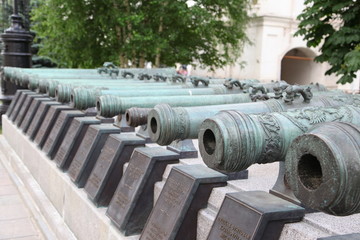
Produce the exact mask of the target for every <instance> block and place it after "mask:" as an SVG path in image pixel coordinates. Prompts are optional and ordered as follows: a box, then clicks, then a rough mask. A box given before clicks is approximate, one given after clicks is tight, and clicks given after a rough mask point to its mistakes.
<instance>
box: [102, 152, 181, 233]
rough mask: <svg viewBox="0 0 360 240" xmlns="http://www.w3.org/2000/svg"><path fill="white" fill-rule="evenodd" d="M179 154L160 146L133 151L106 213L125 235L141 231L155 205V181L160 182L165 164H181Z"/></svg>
mask: <svg viewBox="0 0 360 240" xmlns="http://www.w3.org/2000/svg"><path fill="white" fill-rule="evenodd" d="M179 157H180V156H179V154H177V153H174V152H172V151H169V150H166V149H164V148H161V147H152V148H149V147H147V148H137V149H135V150H134V153H133V155H132V156H131V159H130V161H129V165H128V167H127V168H126V171H125V173H124V176H123V178H122V179H121V180H120V183H119V186H118V187H117V189H116V192H115V194H114V197H113V198H112V200H111V203H110V205H109V208H108V210H107V212H106V215H107V216H108V217H109V218H110V219H111V221H112V222H113V223H114V224H115V225H116V226H117V227H118V228H119V229H120V231H121V232H122V233H123V234H124V235H125V236H128V235H134V234H139V233H141V231H142V229H143V228H144V225H145V223H146V220H147V218H148V217H149V215H150V212H151V209H152V207H153V200H154V185H155V182H158V181H161V179H162V176H163V173H164V171H165V168H166V166H167V165H168V164H174V163H178V162H179Z"/></svg>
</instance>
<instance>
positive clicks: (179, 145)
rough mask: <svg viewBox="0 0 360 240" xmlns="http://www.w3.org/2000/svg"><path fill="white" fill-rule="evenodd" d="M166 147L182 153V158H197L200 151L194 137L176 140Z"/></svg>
mask: <svg viewBox="0 0 360 240" xmlns="http://www.w3.org/2000/svg"><path fill="white" fill-rule="evenodd" d="M166 149H168V150H170V151H174V152H176V153H178V154H179V155H180V158H197V157H198V151H197V149H196V148H195V146H194V144H193V142H192V139H185V140H175V141H173V142H172V143H171V144H170V145H168V146H166Z"/></svg>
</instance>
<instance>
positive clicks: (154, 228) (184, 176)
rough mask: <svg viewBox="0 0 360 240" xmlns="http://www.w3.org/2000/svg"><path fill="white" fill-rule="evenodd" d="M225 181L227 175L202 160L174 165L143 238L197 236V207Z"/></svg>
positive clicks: (151, 239) (224, 183) (177, 238)
mask: <svg viewBox="0 0 360 240" xmlns="http://www.w3.org/2000/svg"><path fill="white" fill-rule="evenodd" d="M226 181H227V176H226V175H224V174H221V173H219V172H217V171H214V170H212V169H210V168H208V167H206V166H204V165H201V164H196V165H195V164H194V165H184V166H178V167H173V168H172V170H171V172H170V175H169V177H168V179H167V181H166V183H165V186H164V188H163V190H162V191H161V193H160V196H159V198H158V200H157V202H156V204H155V206H154V208H153V210H152V212H151V214H150V216H149V218H148V220H147V222H146V225H145V228H144V230H143V232H142V234H141V236H140V239H141V240H145V239H146V240H165V239H166V240H167V239H169V240H170V239H176V240H180V239H196V228H197V215H198V211H199V210H200V209H201V208H205V207H206V205H207V201H208V198H209V196H210V193H211V191H212V189H213V188H214V187H221V186H225V185H226Z"/></svg>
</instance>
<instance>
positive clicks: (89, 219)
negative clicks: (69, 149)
mask: <svg viewBox="0 0 360 240" xmlns="http://www.w3.org/2000/svg"><path fill="white" fill-rule="evenodd" d="M0 153H1V154H3V155H4V158H2V160H3V161H5V162H7V164H10V165H11V166H12V169H13V172H14V174H16V175H18V177H19V179H21V180H22V182H23V184H24V185H25V187H26V189H27V191H28V192H29V193H30V195H31V198H32V199H31V201H34V202H35V204H36V207H37V208H38V209H39V212H40V215H42V217H43V219H44V223H45V224H46V225H48V226H49V230H48V231H49V232H53V235H54V236H56V238H58V239H84V240H85V239H86V240H88V239H94V240H95V239H96V240H98V239H104V240H105V239H106V240H110V239H111V240H112V239H124V240H135V239H138V238H139V236H131V237H125V236H123V235H122V234H121V233H120V232H119V231H118V230H117V229H116V228H115V227H114V226H113V225H112V224H111V222H110V219H109V218H108V217H106V216H105V211H106V208H96V207H95V206H94V204H93V203H92V202H91V201H90V200H89V199H88V198H87V194H86V193H85V192H84V191H83V190H82V189H78V188H77V187H76V186H75V185H74V184H73V182H72V181H71V180H70V178H69V177H68V176H67V174H64V173H63V172H61V171H60V170H59V169H58V168H57V166H56V164H55V163H54V162H53V161H51V160H50V159H49V158H48V157H47V156H46V155H45V154H44V153H43V152H42V151H41V150H39V149H38V148H37V147H36V145H35V144H34V143H33V142H31V141H30V140H29V138H28V137H27V136H25V135H23V134H22V132H21V131H20V130H19V129H18V128H17V127H15V126H14V125H13V124H12V123H11V122H9V120H8V119H7V117H6V116H4V115H3V136H1V137H0Z"/></svg>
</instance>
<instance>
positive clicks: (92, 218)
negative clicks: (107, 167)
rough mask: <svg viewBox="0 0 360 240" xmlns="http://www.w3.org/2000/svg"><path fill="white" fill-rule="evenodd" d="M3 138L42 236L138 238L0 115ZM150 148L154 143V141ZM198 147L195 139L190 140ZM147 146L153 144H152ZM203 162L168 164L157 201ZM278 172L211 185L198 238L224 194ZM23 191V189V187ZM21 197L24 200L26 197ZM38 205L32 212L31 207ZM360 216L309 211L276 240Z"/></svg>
mask: <svg viewBox="0 0 360 240" xmlns="http://www.w3.org/2000/svg"><path fill="white" fill-rule="evenodd" d="M3 135H4V136H3V137H0V159H1V161H3V162H6V164H7V165H8V166H11V168H12V169H13V172H14V174H16V175H17V176H18V178H19V179H20V181H21V184H20V185H23V188H24V189H25V190H26V191H27V192H28V193H29V195H30V196H31V199H29V201H31V202H34V205H35V206H36V207H34V209H35V210H34V212H36V211H37V212H38V215H36V216H38V217H37V221H38V223H39V225H43V226H44V227H43V229H44V230H43V231H44V232H46V233H47V234H45V235H47V236H56V238H58V239H96V240H97V239H104V240H115V239H125V240H135V239H139V236H138V235H136V236H131V237H125V236H123V235H122V234H121V233H120V232H119V231H118V230H117V229H116V228H115V227H114V226H113V225H112V224H111V222H110V219H109V218H108V217H106V215H105V211H106V208H96V207H95V205H94V204H93V203H92V202H91V201H90V200H88V198H87V195H86V193H85V192H84V191H83V190H82V189H78V188H77V187H76V186H75V185H74V184H73V182H72V181H71V180H70V179H69V177H68V176H67V174H64V173H62V172H61V171H59V169H58V168H57V167H56V165H55V163H54V162H52V161H51V160H49V158H47V157H46V156H45V154H44V153H43V152H42V151H40V150H39V149H38V148H37V147H36V145H35V144H33V143H32V142H31V141H30V140H29V138H28V137H27V136H25V135H23V134H22V132H21V131H20V130H19V129H18V128H17V127H15V126H14V125H13V124H12V123H11V122H9V120H8V119H7V117H6V116H3ZM153 145H154V146H158V145H156V144H153ZM194 145H195V146H197V144H196V142H195V144H194ZM147 147H152V145H151V144H149V145H147ZM184 164H185V165H192V164H203V162H202V160H201V159H200V158H197V159H183V160H180V163H179V164H172V165H168V166H167V168H166V170H165V173H164V175H163V180H162V181H161V182H158V183H156V184H155V189H154V199H155V201H156V200H157V198H158V196H159V194H160V192H161V190H162V188H163V186H164V184H165V181H166V179H167V177H168V175H169V173H170V171H171V168H172V167H173V166H178V165H184ZM277 175H278V163H273V164H266V165H254V166H251V167H250V168H249V178H248V179H243V180H231V181H228V185H227V186H226V187H220V188H214V189H213V191H212V193H211V195H210V198H209V201H208V206H207V208H205V209H202V210H200V211H199V214H198V226H197V239H198V240H205V239H206V238H207V235H208V233H209V232H210V229H211V226H212V224H213V222H214V219H215V217H216V214H217V213H218V211H219V208H220V206H221V204H222V202H223V200H224V198H225V194H226V193H230V192H239V191H254V190H262V191H269V190H270V189H271V188H272V187H273V185H274V183H275V181H276V178H277ZM24 192H25V191H24ZM25 199H26V198H25ZM36 209H37V210H36ZM359 224H360V214H355V215H352V216H348V217H334V216H330V215H327V214H324V213H309V214H306V215H305V217H304V219H303V220H302V221H301V222H298V223H291V224H286V225H285V226H284V229H283V231H282V234H281V236H280V240H286V239H298V240H316V239H317V238H319V237H327V236H335V235H343V234H349V233H354V232H356V231H358V226H359Z"/></svg>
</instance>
